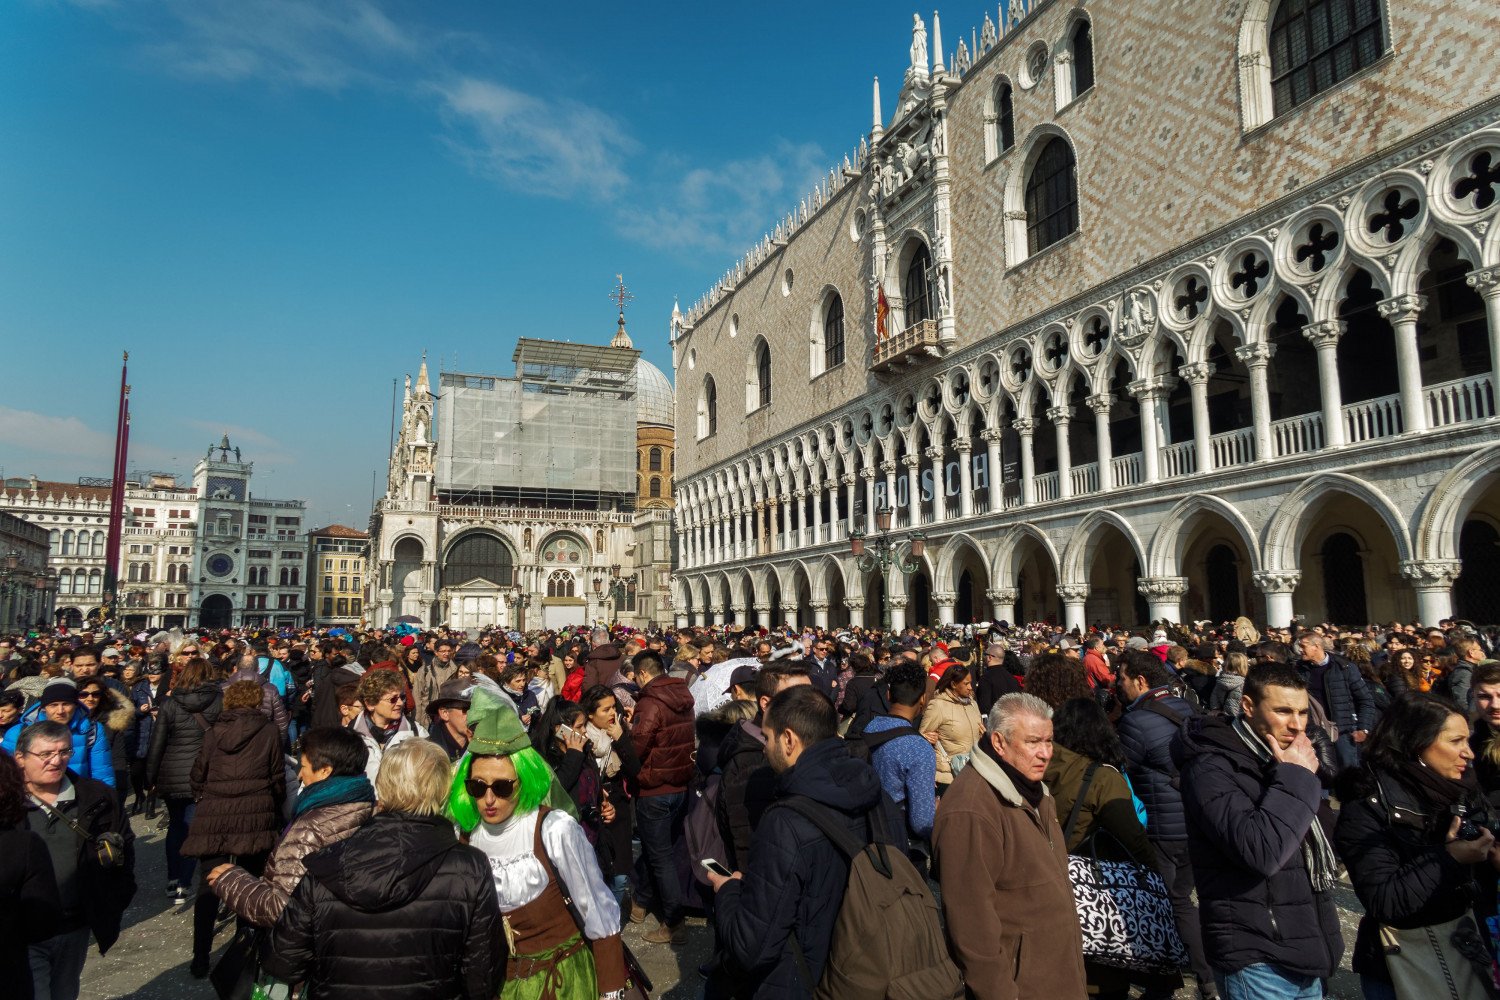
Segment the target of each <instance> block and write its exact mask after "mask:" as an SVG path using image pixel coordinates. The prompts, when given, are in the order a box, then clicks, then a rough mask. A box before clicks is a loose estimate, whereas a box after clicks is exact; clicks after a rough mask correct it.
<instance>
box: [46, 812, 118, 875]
mask: <svg viewBox="0 0 1500 1000" xmlns="http://www.w3.org/2000/svg"><path fill="white" fill-rule="evenodd" d="M31 801H33V802H35V803H36V804H37V805H38V806H40V807H41V810H42V812H44V813H46V814H47V815H48V816H51V817H52V818H53V819H56V820H61V821H62V822H63V823H64V824H65V825H66V826H67V827H68V829H70V830H72V831H73V832H74V833H76V834H78V836H79V837H81V838H83V842H84V843H85V844H87V845H88V848H89V852H90V853H91V854H92V855H93V858H94V864H96V865H98V866H99V868H100V869H101V870H102V871H114V870H115V869H116V868H120V867H122V866H123V865H124V864H125V838H124V837H123V836H121V835H120V834H118V833H115V832H113V831H109V830H106V831H105V832H104V833H100V834H92V833H89V832H88V831H87V830H85V829H84V828H83V827H82V826H80V825H79V824H77V823H75V822H74V821H73V819H72V818H71V817H70V816H68V815H67V814H66V813H64V812H62V811H61V810H60V809H55V808H53V807H52V806H49V805H48V804H47V803H45V802H43V801H41V800H40V799H32V800H31Z"/></svg>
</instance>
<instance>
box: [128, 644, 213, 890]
mask: <svg viewBox="0 0 1500 1000" xmlns="http://www.w3.org/2000/svg"><path fill="white" fill-rule="evenodd" d="M223 701H224V695H223V692H222V691H220V690H219V685H218V684H217V683H215V682H214V679H213V667H211V666H210V665H209V662H208V661H207V660H205V659H203V658H202V657H201V656H198V657H194V658H193V659H191V660H188V661H186V662H185V663H184V664H183V665H182V669H181V670H180V671H178V674H177V680H176V682H175V683H174V684H173V685H172V690H171V691H170V692H169V693H168V694H167V697H165V698H164V699H162V701H161V707H160V709H158V710H157V715H156V722H155V724H154V725H152V727H151V748H150V750H148V751H147V752H146V786H147V787H148V788H151V789H153V790H154V794H155V795H156V796H157V797H158V798H159V799H160V800H161V801H162V802H163V803H165V805H166V807H167V837H166V842H165V847H166V852H167V893H168V894H169V895H170V896H171V897H172V899H173V900H174V901H175V902H178V903H183V902H186V901H187V899H188V897H189V896H190V895H191V894H192V893H191V890H190V888H189V887H190V886H191V885H192V884H193V870H194V868H195V867H196V866H197V862H195V861H194V860H193V859H192V858H190V857H183V855H182V844H183V841H185V840H187V835H188V824H189V823H191V822H192V820H193V765H194V764H195V763H197V761H198V751H199V750H201V749H202V748H203V737H204V734H205V733H207V732H208V730H209V729H210V728H211V727H212V726H213V724H214V720H215V719H217V718H218V717H219V711H220V707H221V706H222V704H223Z"/></svg>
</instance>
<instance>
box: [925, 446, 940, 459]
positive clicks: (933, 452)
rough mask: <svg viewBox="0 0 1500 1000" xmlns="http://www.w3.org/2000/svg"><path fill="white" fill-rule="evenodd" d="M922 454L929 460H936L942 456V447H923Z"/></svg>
mask: <svg viewBox="0 0 1500 1000" xmlns="http://www.w3.org/2000/svg"><path fill="white" fill-rule="evenodd" d="M922 455H923V456H924V457H925V458H926V459H927V460H928V461H929V462H936V461H938V460H939V459H941V458H942V457H943V449H941V448H937V447H933V448H925V449H923V451H922Z"/></svg>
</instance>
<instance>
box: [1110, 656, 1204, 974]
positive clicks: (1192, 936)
mask: <svg viewBox="0 0 1500 1000" xmlns="http://www.w3.org/2000/svg"><path fill="white" fill-rule="evenodd" d="M1174 682H1175V678H1174V677H1173V676H1172V672H1171V671H1170V670H1169V669H1168V668H1167V665H1166V664H1165V663H1163V662H1162V661H1161V660H1159V659H1157V658H1156V656H1155V654H1153V653H1151V652H1149V651H1147V650H1142V649H1127V650H1126V651H1125V653H1124V654H1123V655H1122V656H1121V657H1120V668H1119V679H1118V686H1119V694H1120V702H1121V703H1122V704H1123V705H1125V714H1124V715H1123V716H1121V717H1120V721H1119V724H1118V726H1117V729H1118V731H1119V734H1120V745H1121V747H1122V748H1123V749H1124V751H1125V759H1126V762H1127V768H1126V773H1127V774H1128V775H1129V776H1130V782H1131V787H1132V788H1133V789H1134V790H1135V794H1136V796H1137V797H1138V798H1139V799H1140V800H1141V803H1142V804H1143V805H1145V807H1146V834H1147V836H1148V837H1149V838H1150V839H1151V846H1152V847H1153V848H1155V849H1156V858H1157V870H1158V871H1159V872H1160V873H1161V877H1162V881H1163V882H1165V883H1166V884H1167V890H1168V891H1169V892H1170V893H1171V896H1172V909H1173V910H1174V911H1175V914H1176V917H1177V932H1178V934H1180V935H1181V936H1182V943H1183V944H1184V945H1186V946H1187V950H1188V959H1189V962H1190V964H1191V965H1192V969H1193V975H1195V976H1197V977H1198V989H1199V993H1200V995H1201V996H1202V997H1203V998H1204V1000H1210V998H1214V997H1217V996H1218V991H1217V989H1216V987H1215V986H1214V979H1213V970H1212V969H1210V968H1209V965H1208V958H1207V956H1206V955H1205V954H1204V951H1203V933H1202V931H1201V930H1200V929H1199V926H1198V908H1197V907H1196V906H1194V905H1193V866H1192V864H1191V862H1190V861H1189V860H1188V833H1187V818H1186V816H1185V815H1184V813H1183V808H1182V792H1181V790H1180V786H1179V781H1178V775H1177V766H1176V765H1175V764H1174V763H1173V762H1172V753H1171V746H1172V741H1173V740H1174V739H1175V738H1176V737H1177V734H1178V733H1179V732H1180V731H1181V730H1182V725H1183V723H1184V722H1186V721H1187V720H1188V719H1190V718H1192V717H1193V716H1194V715H1195V714H1196V713H1195V712H1194V711H1193V706H1192V705H1190V704H1188V703H1187V702H1186V701H1184V700H1183V699H1182V698H1181V697H1180V696H1179V695H1178V694H1177V693H1175V692H1176V688H1175V687H1174Z"/></svg>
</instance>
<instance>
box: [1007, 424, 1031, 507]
mask: <svg viewBox="0 0 1500 1000" xmlns="http://www.w3.org/2000/svg"><path fill="white" fill-rule="evenodd" d="M1011 426H1012V427H1014V428H1015V429H1016V433H1017V434H1019V435H1021V504H1022V506H1026V507H1029V506H1031V505H1032V504H1034V503H1036V458H1035V457H1034V456H1033V455H1032V452H1031V435H1033V434H1035V433H1036V421H1035V420H1034V419H1032V418H1031V417H1021V418H1020V419H1019V420H1016V421H1014V422H1013V423H1012V424H1011Z"/></svg>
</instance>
